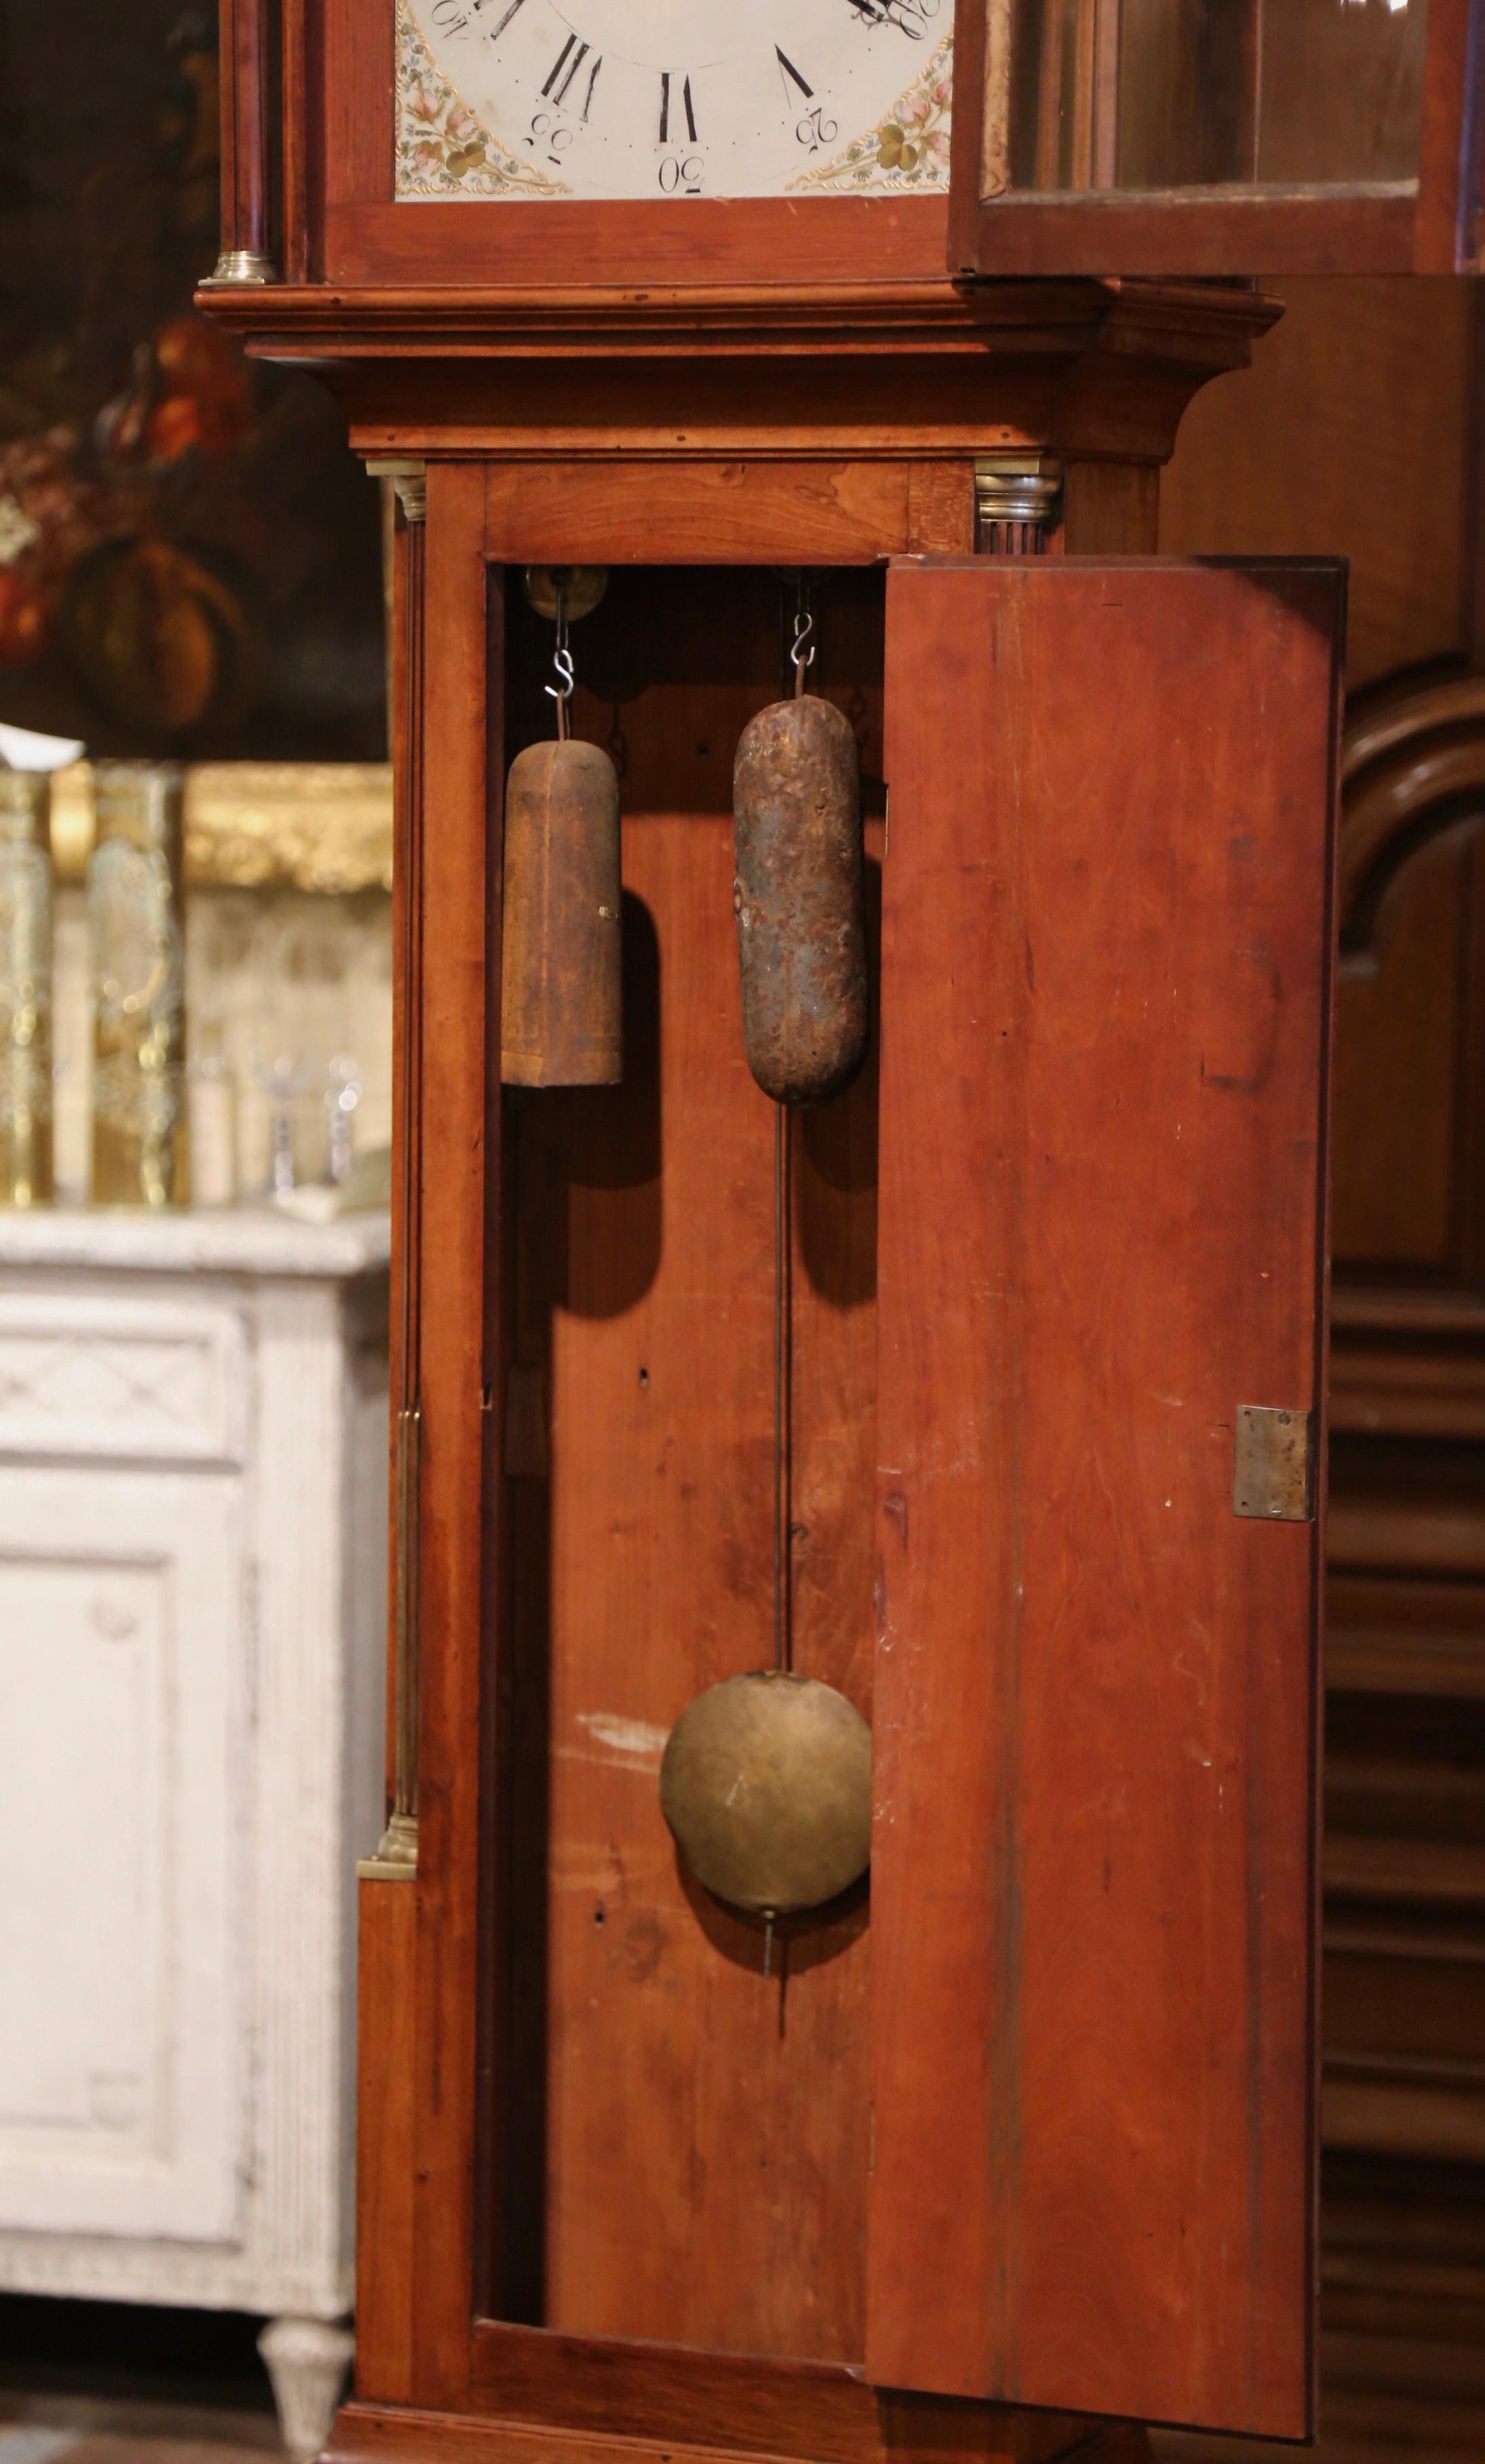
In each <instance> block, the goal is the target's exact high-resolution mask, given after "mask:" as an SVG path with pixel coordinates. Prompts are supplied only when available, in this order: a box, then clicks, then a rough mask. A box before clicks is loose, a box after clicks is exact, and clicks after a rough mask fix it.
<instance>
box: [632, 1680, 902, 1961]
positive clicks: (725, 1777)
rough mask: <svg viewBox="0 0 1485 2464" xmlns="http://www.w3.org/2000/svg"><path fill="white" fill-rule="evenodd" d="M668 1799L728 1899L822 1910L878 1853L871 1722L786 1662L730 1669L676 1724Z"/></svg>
mask: <svg viewBox="0 0 1485 2464" xmlns="http://www.w3.org/2000/svg"><path fill="white" fill-rule="evenodd" d="M660 1806H661V1810H662V1811H663V1813H664V1815H665V1819H666V1821H667V1822H668V1823H669V1824H670V1827H671V1830H672V1833H673V1834H674V1836H675V1839H676V1846H677V1847H678V1848H679V1850H680V1853H681V1855H682V1857H683V1858H684V1859H685V1860H686V1863H687V1865H688V1866H689V1867H690V1869H691V1871H692V1873H693V1874H694V1875H695V1876H696V1878H697V1881H698V1882H704V1884H705V1885H706V1888H707V1889H708V1890H709V1891H711V1892H712V1893H713V1894H714V1895H715V1896H716V1898H718V1899H719V1900H725V1901H726V1902H727V1903H729V1905H730V1906H732V1907H735V1908H747V1909H748V1910H750V1911H751V1912H752V1913H753V1914H755V1915H759V1916H773V1917H782V1916H790V1915H793V1914H795V1913H796V1912H797V1911H798V1910H799V1909H801V1908H814V1907H819V1906H821V1905H822V1904H823V1903H824V1902H825V1901H827V1900H833V1899H834V1898H835V1897H836V1895H837V1893H838V1892H841V1891H844V1890H847V1889H849V1888H850V1885H851V1884H852V1883H853V1881H855V1880H856V1878H857V1876H858V1875H860V1874H864V1873H865V1871H866V1867H867V1863H868V1860H869V1859H870V1857H871V1853H872V1732H871V1729H870V1728H869V1727H867V1724H866V1722H865V1721H864V1720H863V1719H862V1717H861V1714H860V1712H859V1711H858V1710H857V1709H856V1707H855V1705H854V1704H853V1703H848V1702H847V1700H846V1697H845V1696H844V1694H838V1693H837V1692H836V1690H835V1688H834V1686H833V1685H824V1684H822V1683H820V1681H819V1679H818V1678H815V1677H795V1676H793V1675H791V1674H790V1672H789V1671H788V1670H787V1669H785V1668H755V1669H750V1670H749V1671H748V1673H747V1674H746V1675H745V1676H743V1677H726V1678H723V1680H722V1682H721V1683H720V1685H709V1686H708V1687H707V1689H706V1691H705V1693H704V1694H698V1696H697V1698H696V1700H695V1702H694V1703H691V1704H689V1705H687V1707H686V1709H685V1710H684V1711H682V1713H681V1715H680V1718H679V1719H678V1720H677V1721H676V1726H675V1727H674V1728H673V1729H672V1730H671V1733H670V1736H669V1739H668V1740H667V1742H666V1748H665V1753H664V1756H663V1758H662V1760H661V1763H660Z"/></svg>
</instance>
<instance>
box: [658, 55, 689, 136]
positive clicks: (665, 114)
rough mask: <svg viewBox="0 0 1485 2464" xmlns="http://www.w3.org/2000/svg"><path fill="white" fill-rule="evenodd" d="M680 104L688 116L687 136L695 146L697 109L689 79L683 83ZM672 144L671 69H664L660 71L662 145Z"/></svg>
mask: <svg viewBox="0 0 1485 2464" xmlns="http://www.w3.org/2000/svg"><path fill="white" fill-rule="evenodd" d="M680 103H681V109H682V110H683V111H684V113H685V115H686V136H687V138H688V139H689V141H690V143H692V144H693V145H694V144H695V143H696V142H697V124H696V109H695V106H694V104H693V103H692V100H691V79H690V77H685V78H683V79H682V82H681V88H680ZM677 133H678V132H677ZM670 142H671V73H670V70H669V69H662V70H661V71H660V143H661V144H662V145H668V144H669V143H670Z"/></svg>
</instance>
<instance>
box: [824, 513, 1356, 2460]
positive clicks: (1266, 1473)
mask: <svg viewBox="0 0 1485 2464" xmlns="http://www.w3.org/2000/svg"><path fill="white" fill-rule="evenodd" d="M1343 587H1344V584H1343V573H1342V570H1341V567H1339V566H1337V565H1335V564H1332V563H1322V562H1318V561H1309V562H1289V561H1284V562H1254V563H1249V564H1215V563H1213V564H1201V565H1198V564H1180V563H1163V562H1158V561H1125V562H1113V561H1101V560H1099V561H1081V560H1073V559H1069V560H1065V561H1064V560H1055V559H1046V560H1031V559H1028V560H1020V561H1017V560H1010V561H989V560H985V561H979V562H969V561H964V562H932V561H923V562H914V563H903V564H899V565H897V566H895V567H894V568H893V570H892V572H891V575H890V579H889V583H888V615H887V773H888V781H889V791H890V800H891V801H890V806H889V835H888V844H887V854H886V859H885V862H884V865H883V869H882V879H883V956H882V996H881V1007H882V1039H881V1044H882V1063H881V1071H882V1074H881V1111H880V1139H881V1146H880V1175H881V1177H880V1229H879V1250H878V1307H879V1318H878V1329H879V1337H878V1339H879V1347H880V1349H879V1390H878V1423H877V1426H878V1445H879V1464H880V1472H879V1523H878V1538H879V1548H880V1580H879V1590H878V1619H879V1622H878V1640H877V1656H876V1672H875V1846H874V1852H873V1881H872V1908H873V1913H872V1928H873V2022H872V2024H873V2055H872V2059H873V2097H874V2111H875V2122H874V2128H875V2160H874V2172H873V2179H872V2186H871V2198H870V2267H869V2295H868V2333H867V2370H868V2375H869V2376H870V2378H871V2379H872V2380H873V2381H874V2382H875V2384H877V2385H878V2386H889V2387H914V2388H919V2389H923V2390H927V2391H934V2392H940V2393H944V2394H953V2395H968V2396H978V2397H992V2398H997V2399H1001V2400H1004V2401H1008V2402H1016V2403H1024V2404H1031V2405H1040V2406H1050V2407H1053V2408H1056V2409H1063V2410H1068V2411H1077V2412H1094V2413H1103V2414H1114V2415H1120V2416H1125V2417H1134V2418H1138V2419H1141V2420H1149V2421H1166V2422H1180V2423H1189V2424H1195V2425H1200V2426H1205V2427H1210V2428H1214V2429H1222V2430H1232V2431H1252V2432H1262V2433H1266V2434H1268V2435H1270V2436H1289V2437H1300V2436H1303V2435H1304V2434H1305V2433H1306V2431H1308V2429H1309V2426H1310V2422H1311V2414H1312V2373H1313V2333H1312V2312H1313V2290H1314V2286H1313V2271H1314V2228H1315V2216H1314V2198H1315V2189H1314V2176H1315V2101H1316V2100H1315V2005H1316V1985H1315V1964H1316V1949H1315V1904H1316V1832H1317V1824H1316V1786H1317V1759H1318V1737H1317V1730H1318V1716H1317V1711H1318V1699H1319V1689H1318V1631H1319V1628H1318V1620H1319V1577H1320V1548H1319V1522H1318V1519H1317V1507H1316V1492H1317V1487H1318V1485H1319V1481H1320V1469H1319V1466H1320V1463H1321V1461H1322V1457H1321V1453H1320V1441H1321V1435H1322V1432H1321V1426H1320V1421H1321V1413H1322V1401H1323V1370H1324V1341H1323V1318H1324V1288H1325V1267H1324V1213H1325V1171H1324V1152H1325V1119H1326V1084H1327V1050H1328V1022H1329V1010H1330V942H1331V920H1330V916H1331V877H1332V864H1333V845H1334V806H1335V756H1336V730H1337V713H1338V646H1339V642H1340V637H1341V620H1342V602H1343Z"/></svg>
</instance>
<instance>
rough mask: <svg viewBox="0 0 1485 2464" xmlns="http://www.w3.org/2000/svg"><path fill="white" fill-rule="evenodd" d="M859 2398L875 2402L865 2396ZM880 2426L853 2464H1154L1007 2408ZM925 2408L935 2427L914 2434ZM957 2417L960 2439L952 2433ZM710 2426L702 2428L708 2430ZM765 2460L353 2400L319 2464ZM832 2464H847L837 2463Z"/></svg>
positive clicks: (1113, 2436) (1081, 2431) (924, 2423)
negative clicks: (872, 2445) (952, 2419)
mask: <svg viewBox="0 0 1485 2464" xmlns="http://www.w3.org/2000/svg"><path fill="white" fill-rule="evenodd" d="M862 2392H863V2394H865V2395H867V2396H870V2394H871V2391H870V2390H869V2389H863V2390H862ZM874 2401H875V2403H876V2405H877V2409H878V2410H879V2411H880V2413H881V2416H882V2429H881V2433H880V2435H879V2437H878V2439H877V2442H876V2444H875V2448H872V2449H869V2448H867V2447H866V2446H864V2445H863V2447H862V2448H861V2450H860V2452H859V2456H853V2457H852V2458H851V2459H850V2464H1061V2459H1063V2458H1067V2459H1069V2464H1072V2459H1074V2458H1075V2459H1076V2464H1149V2456H1150V2446H1149V2441H1148V2439H1147V2437H1146V2436H1145V2433H1144V2431H1143V2430H1142V2429H1141V2428H1140V2426H1139V2425H1138V2424H1136V2423H1132V2422H1100V2421H1096V2420H1090V2419H1088V2418H1086V2417H1084V2416H1081V2415H1075V2414H1067V2415H1053V2414H1049V2413H1045V2412H1030V2411H1024V2410H1021V2409H1018V2408H1017V2407H1014V2406H1010V2405H1006V2406H1001V2405H967V2404H966V2405H952V2404H949V2403H942V2404H938V2403H933V2402H932V2400H930V2399H919V2400H918V2403H917V2405H915V2404H914V2401H913V2400H912V2399H909V2398H905V2397H903V2398H890V2397H884V2398H880V2399H874ZM920 2408H922V2409H925V2410H926V2412H927V2413H930V2414H931V2416H932V2418H931V2419H926V2418H925V2419H922V2420H920V2422H919V2423H917V2424H916V2425H915V2424H914V2422H913V2419H912V2415H913V2413H914V2411H915V2410H918V2409H920ZM951 2415H958V2416H959V2417H960V2422H961V2423H962V2431H963V2434H962V2436H958V2435H953V2434H951V2433H950V2431H949V2419H948V2417H949V2416H951ZM703 2427H704V2425H698V2429H699V2428H703ZM761 2452H762V2451H759V2450H753V2449H744V2448H738V2447H722V2446H719V2445H716V2444H714V2443H711V2442H710V2441H707V2440H705V2439H704V2438H702V2437H700V2436H696V2437H693V2438H692V2439H691V2440H690V2441H685V2440H678V2439H674V2438H670V2437H666V2438H665V2439H664V2440H663V2449H662V2443H661V2442H660V2440H659V2439H658V2438H657V2437H655V2436H652V2437H648V2438H647V2437H645V2436H644V2435H627V2434H626V2435H624V2436H619V2435H616V2434H606V2433H605V2432H604V2431H595V2430H588V2429H568V2428H561V2429H558V2428H555V2427H552V2426H550V2425H543V2424H538V2423H534V2422H530V2421H516V2420H509V2419H502V2418H499V2417H491V2416H485V2415H479V2414H471V2413H452V2412H435V2411H429V2410H422V2409H416V2408H414V2407H412V2406H401V2405H379V2404H371V2403H367V2402H365V2401H362V2400H359V2399H358V2400H357V2401H355V2402H353V2403H351V2404H347V2405H344V2406H343V2407H342V2409H341V2411H340V2413H339V2414H338V2415H337V2418H336V2422H335V2427H334V2429H333V2430H332V2431H331V2433H330V2438H329V2443H328V2445H327V2446H326V2448H325V2452H324V2459H323V2464H661V2457H662V2453H663V2464H743V2458H745V2457H747V2456H748V2455H750V2454H753V2453H761ZM770 2453H771V2464H826V2459H824V2458H822V2457H820V2456H819V2455H818V2453H815V2454H809V2453H795V2452H793V2451H790V2450H787V2449H774V2450H772V2451H770ZM830 2464H847V2459H845V2458H844V2457H840V2456H836V2457H834V2458H832V2459H830Z"/></svg>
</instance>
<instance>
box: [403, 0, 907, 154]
mask: <svg viewBox="0 0 1485 2464" xmlns="http://www.w3.org/2000/svg"><path fill="white" fill-rule="evenodd" d="M952 24H953V0H761V5H760V6H759V7H758V8H756V9H754V10H750V11H739V10H737V9H734V8H732V7H730V6H729V5H727V0H398V11H397V141H396V142H397V160H396V194H397V196H398V197H399V199H404V200H409V201H416V200H417V199H419V198H442V199H447V198H454V197H468V198H496V197H508V198H514V199H521V198H562V197H587V198H593V199H603V198H613V199H618V198H643V197H678V196H714V197H770V196H788V195H799V194H803V195H809V194H823V193H825V192H827V191H831V192H834V193H836V194H840V193H849V194H851V195H893V194H902V193H910V192H915V191H931V190H934V189H942V188H946V187H947V186H948V163H949V118H950V107H951V100H952V92H953V34H952Z"/></svg>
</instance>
